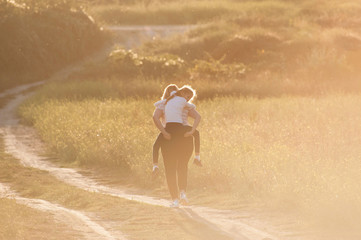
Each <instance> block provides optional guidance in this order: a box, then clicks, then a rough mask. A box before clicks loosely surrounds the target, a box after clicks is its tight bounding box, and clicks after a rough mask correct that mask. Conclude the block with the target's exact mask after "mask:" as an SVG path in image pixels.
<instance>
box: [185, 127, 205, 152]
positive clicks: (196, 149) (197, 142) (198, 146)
mask: <svg viewBox="0 0 361 240" xmlns="http://www.w3.org/2000/svg"><path fill="white" fill-rule="evenodd" d="M184 128H185V129H186V130H187V131H190V130H192V127H191V126H184ZM193 138H194V153H195V155H196V156H199V153H200V149H201V141H200V134H199V131H198V130H195V131H194V133H193Z"/></svg>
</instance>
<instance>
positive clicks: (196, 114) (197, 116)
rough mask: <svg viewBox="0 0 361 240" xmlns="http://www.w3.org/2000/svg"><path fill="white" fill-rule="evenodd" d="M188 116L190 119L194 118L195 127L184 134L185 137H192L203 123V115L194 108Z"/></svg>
mask: <svg viewBox="0 0 361 240" xmlns="http://www.w3.org/2000/svg"><path fill="white" fill-rule="evenodd" d="M188 115H189V116H190V117H192V118H194V123H193V126H192V130H190V131H189V132H186V133H185V134H184V136H185V137H189V136H192V135H193V133H194V131H195V130H196V129H197V127H198V124H199V122H200V121H201V115H200V114H199V112H197V110H195V109H194V108H193V109H191V110H189V112H188Z"/></svg>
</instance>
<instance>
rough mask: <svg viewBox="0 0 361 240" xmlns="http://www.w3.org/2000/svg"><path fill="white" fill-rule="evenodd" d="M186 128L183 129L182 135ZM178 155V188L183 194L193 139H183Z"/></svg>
mask: <svg viewBox="0 0 361 240" xmlns="http://www.w3.org/2000/svg"><path fill="white" fill-rule="evenodd" d="M187 131H188V128H184V133H185V132H187ZM179 149H180V151H179V155H178V166H177V174H178V186H179V190H180V191H183V192H185V191H186V190H187V183H188V181H187V179H188V162H189V159H190V157H191V156H192V153H193V139H192V138H191V137H183V138H182V141H180V145H179Z"/></svg>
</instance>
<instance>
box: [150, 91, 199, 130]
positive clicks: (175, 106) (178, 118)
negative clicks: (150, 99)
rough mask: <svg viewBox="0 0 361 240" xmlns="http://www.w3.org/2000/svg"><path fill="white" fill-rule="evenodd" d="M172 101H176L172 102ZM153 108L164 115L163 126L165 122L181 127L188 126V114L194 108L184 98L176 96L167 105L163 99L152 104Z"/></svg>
mask: <svg viewBox="0 0 361 240" xmlns="http://www.w3.org/2000/svg"><path fill="white" fill-rule="evenodd" d="M182 99H183V100H182ZM172 100H176V101H174V102H172ZM154 106H155V107H156V108H158V109H160V110H162V111H163V113H164V115H165V122H164V120H163V121H162V122H163V124H164V123H167V122H178V123H182V124H183V125H188V112H189V111H190V110H192V109H195V108H196V106H195V105H194V104H192V103H188V102H187V101H186V100H185V98H183V97H178V96H175V97H174V98H172V99H171V100H169V101H168V103H167V104H166V100H165V99H164V100H160V101H158V102H156V103H154ZM166 109H167V111H166ZM167 115H168V117H167Z"/></svg>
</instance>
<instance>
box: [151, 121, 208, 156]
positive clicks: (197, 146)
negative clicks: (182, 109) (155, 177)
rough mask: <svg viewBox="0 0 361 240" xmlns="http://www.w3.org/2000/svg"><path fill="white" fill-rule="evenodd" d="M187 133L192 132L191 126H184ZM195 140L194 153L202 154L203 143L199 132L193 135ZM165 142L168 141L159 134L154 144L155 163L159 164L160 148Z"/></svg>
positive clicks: (196, 131)
mask: <svg viewBox="0 0 361 240" xmlns="http://www.w3.org/2000/svg"><path fill="white" fill-rule="evenodd" d="M183 127H184V128H185V129H186V131H187V132H188V131H191V130H192V127H191V126H183ZM193 138H194V151H195V152H196V153H199V152H200V148H201V141H200V134H199V131H198V130H195V131H194V133H193ZM163 141H166V140H165V139H164V137H163V134H162V133H159V135H158V137H157V139H156V140H155V142H154V144H153V163H158V158H159V149H160V146H161V145H162V143H163Z"/></svg>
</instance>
